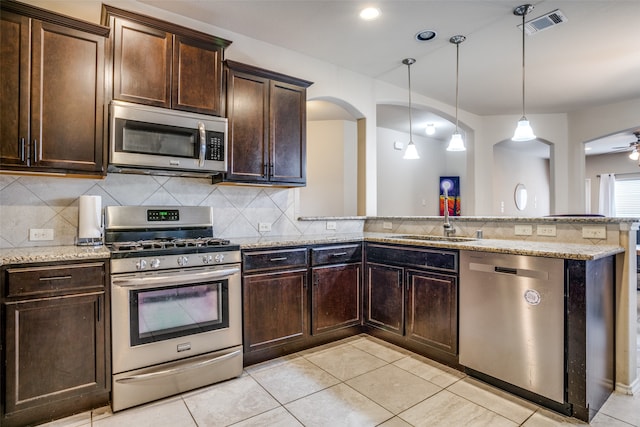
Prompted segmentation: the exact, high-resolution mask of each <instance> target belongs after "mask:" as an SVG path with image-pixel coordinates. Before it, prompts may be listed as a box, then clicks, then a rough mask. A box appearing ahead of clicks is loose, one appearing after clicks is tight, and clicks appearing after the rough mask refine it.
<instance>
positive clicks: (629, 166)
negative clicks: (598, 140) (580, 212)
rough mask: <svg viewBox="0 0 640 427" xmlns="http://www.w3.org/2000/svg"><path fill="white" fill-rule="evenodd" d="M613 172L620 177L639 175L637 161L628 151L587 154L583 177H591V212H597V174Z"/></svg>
mask: <svg viewBox="0 0 640 427" xmlns="http://www.w3.org/2000/svg"><path fill="white" fill-rule="evenodd" d="M607 173H613V174H616V175H617V176H618V178H620V177H624V176H625V175H627V176H628V174H635V175H638V176H640V167H638V162H637V161H633V160H631V159H629V152H622V153H615V154H601V155H597V156H587V157H586V160H585V178H588V179H591V213H594V214H597V213H598V203H599V200H600V198H599V192H600V178H598V175H602V174H607Z"/></svg>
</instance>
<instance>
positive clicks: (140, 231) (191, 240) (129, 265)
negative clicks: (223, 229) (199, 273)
mask: <svg viewBox="0 0 640 427" xmlns="http://www.w3.org/2000/svg"><path fill="white" fill-rule="evenodd" d="M105 244H106V246H107V247H108V248H109V250H110V251H111V259H112V269H113V267H114V263H115V265H117V266H118V267H117V270H120V271H141V270H148V269H164V268H186V267H194V266H207V265H211V264H224V263H227V262H239V258H240V255H239V252H240V246H239V245H236V244H231V242H230V241H229V240H227V239H222V238H217V237H213V210H212V208H210V207H202V206H172V207H166V206H165V207H163V206H107V207H106V208H105Z"/></svg>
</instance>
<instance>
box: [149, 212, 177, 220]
mask: <svg viewBox="0 0 640 427" xmlns="http://www.w3.org/2000/svg"><path fill="white" fill-rule="evenodd" d="M147 221H150V222H157V221H180V211H179V210H178V209H148V210H147Z"/></svg>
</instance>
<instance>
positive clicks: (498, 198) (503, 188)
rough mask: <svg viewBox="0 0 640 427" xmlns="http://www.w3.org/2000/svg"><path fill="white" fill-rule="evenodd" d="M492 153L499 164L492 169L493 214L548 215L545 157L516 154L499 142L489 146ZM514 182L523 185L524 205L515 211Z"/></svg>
mask: <svg viewBox="0 0 640 427" xmlns="http://www.w3.org/2000/svg"><path fill="white" fill-rule="evenodd" d="M493 156H494V164H496V165H500V167H495V168H494V171H493V172H494V175H493V194H494V207H493V209H494V212H493V215H507V216H529V217H541V216H546V215H549V214H550V211H549V160H548V159H543V158H541V157H536V156H533V155H527V154H525V153H517V152H514V150H512V149H509V148H503V147H501V146H500V144H498V145H495V146H494V147H493ZM517 184H524V185H525V187H526V188H527V204H526V207H525V209H523V210H518V209H517V208H516V204H515V188H516V185H517ZM503 205H504V209H502V206H503Z"/></svg>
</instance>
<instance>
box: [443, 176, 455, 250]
mask: <svg viewBox="0 0 640 427" xmlns="http://www.w3.org/2000/svg"><path fill="white" fill-rule="evenodd" d="M443 190H444V224H443V227H444V235H445V236H447V237H449V236H451V235H452V234H456V229H455V228H453V225H451V223H450V222H449V190H448V189H447V187H446V186H444V188H443Z"/></svg>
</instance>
